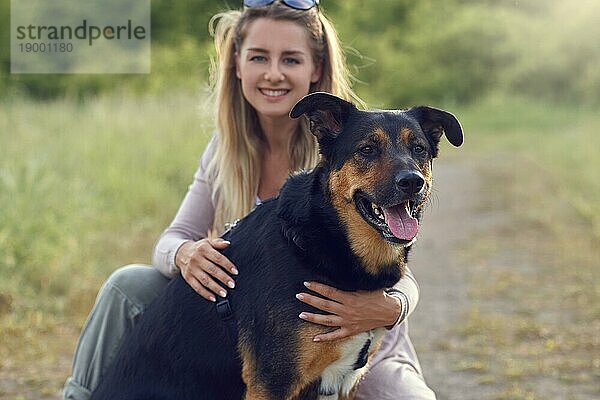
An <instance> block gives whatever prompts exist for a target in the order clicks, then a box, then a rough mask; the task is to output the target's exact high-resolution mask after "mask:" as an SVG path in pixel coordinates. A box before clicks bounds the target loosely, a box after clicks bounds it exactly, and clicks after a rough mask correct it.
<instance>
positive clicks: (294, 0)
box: [244, 0, 319, 10]
mask: <svg viewBox="0 0 600 400" xmlns="http://www.w3.org/2000/svg"><path fill="white" fill-rule="evenodd" d="M274 2H275V0H244V6H245V7H248V8H255V7H265V6H268V5H271V4H273V3H274ZM281 2H282V3H283V4H285V5H286V6H288V7H290V8H294V9H296V10H310V9H311V8H313V7H314V6H318V5H319V0H281Z"/></svg>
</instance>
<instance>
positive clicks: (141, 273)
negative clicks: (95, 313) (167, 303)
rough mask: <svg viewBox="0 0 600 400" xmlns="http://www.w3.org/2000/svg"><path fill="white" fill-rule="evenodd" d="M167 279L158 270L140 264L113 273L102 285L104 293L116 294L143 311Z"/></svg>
mask: <svg viewBox="0 0 600 400" xmlns="http://www.w3.org/2000/svg"><path fill="white" fill-rule="evenodd" d="M168 282H169V279H167V278H165V277H164V276H163V275H162V274H161V273H160V272H159V271H158V270H156V269H154V268H152V267H149V266H146V265H141V264H131V265H127V266H124V267H121V268H119V269H117V270H116V271H114V272H113V273H112V274H111V275H110V276H109V277H108V279H107V280H106V282H105V283H104V285H103V287H102V289H101V290H100V294H99V296H102V295H103V294H104V292H114V291H116V292H118V293H119V294H120V295H121V296H123V297H125V298H127V300H129V301H130V302H132V303H134V304H136V305H137V306H138V307H140V308H142V309H144V308H146V306H148V304H150V303H151V302H152V301H153V300H154V299H155V298H156V297H157V296H158V295H159V294H160V293H161V292H162V290H163V289H164V288H165V286H167V283H168Z"/></svg>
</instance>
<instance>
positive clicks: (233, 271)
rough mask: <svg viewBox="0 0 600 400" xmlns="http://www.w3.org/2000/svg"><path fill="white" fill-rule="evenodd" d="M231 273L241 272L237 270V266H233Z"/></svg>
mask: <svg viewBox="0 0 600 400" xmlns="http://www.w3.org/2000/svg"><path fill="white" fill-rule="evenodd" d="M231 273H232V274H234V275H237V274H239V273H240V272H239V271H238V270H237V268H231Z"/></svg>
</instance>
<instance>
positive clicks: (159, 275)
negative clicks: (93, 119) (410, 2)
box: [64, 0, 435, 399]
mask: <svg viewBox="0 0 600 400" xmlns="http://www.w3.org/2000/svg"><path fill="white" fill-rule="evenodd" d="M316 3H317V2H315V1H310V0H307V1H301V0H296V1H293V0H286V1H281V2H280V1H276V2H273V1H250V0H246V1H245V7H244V10H243V11H242V12H240V11H230V12H227V13H223V14H219V15H217V16H216V17H215V18H213V21H212V22H215V23H216V24H215V31H214V36H215V45H216V49H217V57H218V65H217V70H216V74H215V76H214V78H215V83H216V84H215V92H216V103H217V128H218V133H217V134H216V135H215V137H214V138H213V140H211V142H210V143H209V145H208V146H207V148H206V150H205V151H204V154H203V156H202V158H201V159H200V165H199V169H198V171H197V172H196V174H195V176H194V182H193V183H192V184H191V185H190V187H189V189H188V192H187V194H186V196H185V198H184V200H183V202H182V204H181V206H180V208H179V211H178V212H177V215H176V216H175V219H174V220H173V222H172V223H171V225H170V226H169V227H168V228H167V229H166V230H165V232H164V233H163V234H162V236H161V237H160V239H159V240H158V242H157V243H156V246H155V248H154V257H153V264H154V267H155V268H154V269H151V268H147V267H144V266H128V267H124V268H121V269H120V270H118V271H116V272H115V273H113V274H112V275H111V277H110V278H109V279H108V280H107V282H106V283H105V284H104V286H103V287H102V289H101V290H100V293H99V295H98V298H97V301H96V304H95V305H94V308H93V310H92V312H91V314H90V316H89V318H88V321H87V322H86V325H85V327H84V330H83V332H82V335H81V338H80V340H79V344H78V347H77V350H76V353H75V357H74V363H73V374H72V376H71V377H70V378H69V379H68V380H67V383H66V385H65V390H64V398H66V399H69V398H70V399H84V398H88V397H89V394H90V392H91V391H92V390H94V388H95V387H96V386H97V384H98V382H99V380H100V379H101V378H102V372H103V371H104V370H105V368H106V366H107V365H109V364H110V363H111V361H112V359H113V357H114V355H115V353H116V351H117V350H118V348H119V345H120V343H121V339H122V338H123V337H124V335H125V334H126V333H127V332H128V331H129V330H130V329H131V327H132V326H133V324H134V323H135V321H136V318H137V317H138V316H139V315H140V314H141V313H142V312H143V311H144V309H145V307H146V306H147V305H148V304H150V302H151V301H152V300H153V299H154V298H155V297H156V296H158V295H159V294H160V292H161V290H162V289H163V288H164V287H165V285H166V284H167V282H168V280H169V278H172V277H173V276H175V275H177V274H179V273H181V274H182V275H183V277H184V278H185V280H186V282H187V283H188V284H189V285H190V286H191V287H193V288H194V290H195V291H196V292H198V294H199V295H200V296H202V297H204V298H205V299H207V300H209V301H215V294H219V295H221V296H226V295H227V289H228V288H233V287H234V286H235V281H234V279H233V278H232V276H235V275H236V274H237V270H236V267H235V265H233V264H232V263H231V262H230V261H229V260H227V259H226V258H225V257H224V256H223V255H222V254H221V253H220V252H219V250H222V249H224V248H226V247H227V246H229V245H230V243H228V242H226V241H224V240H222V239H219V238H214V239H213V238H209V233H210V231H211V230H212V231H216V233H217V235H219V234H221V233H222V231H223V228H224V225H225V223H226V222H228V221H234V220H235V219H238V218H241V217H243V216H244V215H245V214H247V213H248V212H249V211H250V210H251V209H252V208H253V207H254V206H255V205H256V204H257V203H258V202H260V201H261V200H265V199H267V198H270V197H273V196H276V195H277V193H278V192H279V189H280V188H281V186H282V184H283V182H284V181H285V179H286V177H287V176H288V174H289V172H290V171H293V170H296V169H299V168H310V167H312V166H314V165H315V164H316V162H317V159H318V153H317V147H316V143H315V140H314V137H313V135H312V134H310V133H309V132H308V127H307V124H306V122H305V121H298V120H292V119H291V118H289V117H288V113H289V111H290V109H291V108H292V106H293V105H294V104H295V103H296V101H298V100H299V99H300V98H302V97H303V96H304V95H306V94H307V93H309V92H313V91H328V92H331V93H334V94H336V95H338V96H340V97H343V98H346V99H348V100H352V99H354V100H355V101H356V100H357V98H356V96H355V95H354V94H353V92H352V91H351V89H350V86H349V83H348V73H347V70H346V68H345V64H344V58H343V55H342V52H341V49H340V45H339V42H338V40H337V37H336V33H335V31H334V29H333V27H332V26H331V24H330V23H329V21H328V20H327V19H326V18H325V17H324V16H323V14H322V13H321V12H320V11H319V9H318V5H317V4H316ZM211 25H212V24H211ZM234 245H235V244H233V246H234ZM311 290H313V291H315V292H317V293H320V294H321V295H323V296H324V297H325V298H327V299H329V300H323V299H318V298H317V297H315V296H312V295H310V294H308V293H300V294H299V295H300V296H299V299H301V301H304V302H305V303H308V304H311V305H313V306H315V307H317V308H318V309H321V310H323V312H324V313H323V315H317V314H311V313H302V318H304V319H305V320H307V321H310V322H314V323H318V324H322V325H326V326H331V327H333V328H332V331H331V332H329V333H327V334H323V335H319V336H317V337H315V338H314V340H316V341H327V340H335V339H339V338H343V337H347V336H349V335H353V334H356V333H358V332H364V331H367V330H370V329H373V328H376V327H383V326H385V327H388V328H389V330H388V331H387V333H386V336H385V339H384V343H383V345H382V347H381V349H380V350H379V351H378V353H377V354H376V356H375V357H374V360H373V362H372V366H371V370H370V372H369V373H368V374H367V375H366V376H365V378H364V380H363V381H362V382H361V384H360V386H359V389H358V391H357V395H356V398H357V399H392V398H393V399H434V398H435V395H434V394H433V392H432V391H431V390H430V389H429V388H428V387H427V386H426V384H425V382H424V380H423V377H422V375H421V371H420V366H419V364H418V361H417V357H416V355H415V353H414V350H413V348H412V345H411V343H410V340H409V338H408V335H407V327H406V323H405V322H404V321H405V319H406V317H407V316H408V315H409V314H410V312H411V311H412V309H414V307H415V305H416V303H417V301H418V287H417V285H416V282H415V281H414V278H413V277H412V275H411V274H410V273H408V274H407V276H406V277H405V278H403V279H402V280H401V281H400V282H399V283H398V284H397V285H396V287H394V288H390V289H388V290H386V291H375V292H357V293H348V292H342V291H340V290H337V289H335V288H332V287H328V286H325V285H322V284H319V283H318V282H312V284H311ZM199 301H201V300H199ZM199 357H201V355H199Z"/></svg>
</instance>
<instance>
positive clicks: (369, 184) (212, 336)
mask: <svg viewBox="0 0 600 400" xmlns="http://www.w3.org/2000/svg"><path fill="white" fill-rule="evenodd" d="M290 115H291V116H292V117H294V118H297V117H300V116H301V115H306V116H308V118H309V120H310V124H311V131H312V132H313V133H314V134H315V135H316V137H317V139H318V142H319V147H320V152H321V161H320V162H319V164H318V166H317V167H316V168H315V169H314V170H312V171H311V172H301V173H298V174H296V175H293V176H291V177H290V178H289V179H288V180H287V182H286V183H285V185H284V186H283V188H282V189H281V192H280V195H279V197H278V198H276V199H273V200H270V201H267V202H265V203H264V204H262V205H261V206H259V207H257V208H256V209H255V210H254V211H253V212H251V213H250V214H249V215H248V216H246V217H245V218H244V219H243V220H241V221H240V222H239V223H238V224H237V225H236V226H235V227H234V228H232V229H231V230H230V231H228V232H227V233H226V235H225V236H224V237H225V238H226V239H227V240H229V241H231V243H232V244H231V246H230V247H228V248H227V249H226V250H224V251H223V254H225V255H226V256H227V257H228V258H229V259H230V260H231V261H232V262H233V263H234V264H235V265H237V266H238V269H239V271H240V275H239V276H238V278H237V282H238V284H237V286H236V288H235V289H234V290H229V295H228V297H227V300H228V302H229V303H228V305H229V306H230V308H231V312H232V314H231V315H229V316H227V312H226V313H225V314H224V315H223V316H221V315H219V313H218V312H217V310H216V307H215V304H214V303H211V302H208V301H204V300H202V299H201V298H200V297H199V296H198V295H197V294H196V293H195V292H194V290H192V289H191V288H190V287H189V286H188V285H187V284H186V283H185V281H184V280H183V278H181V277H178V278H176V279H174V280H173V281H172V282H171V283H170V284H169V285H168V287H167V289H166V291H165V292H164V294H163V295H162V296H161V297H160V298H159V299H158V300H157V301H155V302H154V303H153V304H152V305H151V306H150V307H149V309H148V310H147V312H146V313H144V314H143V316H142V317H141V320H140V321H139V323H138V324H137V325H136V326H135V328H134V330H133V333H132V334H131V335H129V336H128V337H127V338H126V340H125V343H124V345H123V347H122V348H121V351H120V353H119V354H118V356H117V358H116V361H115V362H114V364H113V365H112V367H111V368H110V370H109V371H108V372H107V373H106V374H105V376H104V378H103V380H102V383H101V384H100V387H99V388H98V389H97V390H96V392H95V393H94V394H93V396H92V399H95V400H97V399H106V400H108V399H139V400H142V399H144V400H151V399H177V400H184V399H207V400H208V399H210V400H215V399H223V400H232V399H242V398H245V399H247V400H258V399H273V400H281V399H319V398H321V399H325V398H327V399H337V398H339V397H342V396H346V395H347V394H348V393H349V392H350V391H351V390H352V388H353V387H354V385H355V384H356V382H357V381H358V379H359V378H360V377H361V375H362V374H363V373H364V372H365V369H366V367H365V362H366V358H367V356H366V355H367V354H368V353H369V352H371V351H372V349H373V347H375V345H376V343H377V341H378V339H379V338H380V337H381V336H382V335H383V330H384V329H383V328H381V329H377V330H375V331H372V332H367V333H362V334H359V335H356V336H353V337H351V338H349V339H345V340H340V341H336V342H327V343H315V342H313V340H312V338H313V337H314V336H315V335H316V334H318V333H322V332H324V331H327V330H328V329H327V327H323V326H320V325H315V324H311V323H308V322H305V321H302V320H300V319H299V318H298V314H299V313H300V312H302V311H307V308H309V309H310V307H308V306H307V305H306V304H304V303H301V302H299V301H298V300H296V298H295V294H296V293H299V292H302V291H305V290H306V289H305V288H304V286H303V282H305V281H319V282H323V283H326V284H329V285H332V286H334V287H337V288H339V289H343V290H374V289H381V288H386V287H391V286H393V285H394V284H395V283H396V282H397V281H398V280H399V279H400V278H401V276H402V273H403V270H404V268H405V264H406V256H407V254H408V251H409V247H410V245H411V244H412V243H413V241H414V240H415V237H416V236H417V230H418V225H419V222H418V221H419V218H420V215H421V211H422V209H423V206H424V204H425V202H426V200H427V198H428V196H429V193H430V191H431V182H432V176H431V163H432V160H433V158H435V157H436V156H437V153H438V143H439V141H440V137H441V136H442V134H444V133H445V134H446V137H447V138H448V140H449V141H450V143H452V144H453V145H455V146H460V145H461V144H462V141H463V133H462V129H461V127H460V124H459V123H458V121H457V120H456V118H455V117H454V116H453V115H452V114H450V113H447V112H445V111H442V110H437V109H434V108H429V107H416V108H412V109H409V110H405V111H360V110H358V109H356V108H355V107H354V106H353V105H352V104H351V103H348V102H346V101H344V100H341V99H339V98H337V97H335V96H332V95H330V94H327V93H314V94H311V95H308V96H306V97H305V98H303V99H302V100H300V101H299V102H298V103H297V104H296V105H295V106H294V108H293V110H292V112H291V114H290ZM221 305H222V306H223V305H225V306H227V304H225V303H221ZM310 311H312V312H318V310H315V309H311V310H310Z"/></svg>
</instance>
